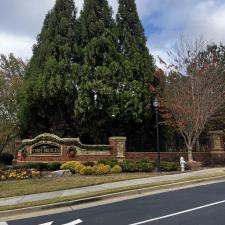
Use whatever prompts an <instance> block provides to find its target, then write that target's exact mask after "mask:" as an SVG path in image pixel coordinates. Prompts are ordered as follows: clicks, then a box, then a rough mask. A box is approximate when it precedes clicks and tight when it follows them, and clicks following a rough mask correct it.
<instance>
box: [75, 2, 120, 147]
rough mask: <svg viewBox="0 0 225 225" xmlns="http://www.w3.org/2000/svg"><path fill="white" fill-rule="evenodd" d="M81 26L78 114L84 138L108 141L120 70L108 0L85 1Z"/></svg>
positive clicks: (76, 105)
mask: <svg viewBox="0 0 225 225" xmlns="http://www.w3.org/2000/svg"><path fill="white" fill-rule="evenodd" d="M79 27H80V32H79V33H80V39H79V46H80V47H81V52H80V53H81V58H82V63H81V66H78V65H77V67H76V69H77V73H76V74H77V80H79V82H78V99H77V101H76V104H75V115H76V118H77V119H78V121H80V124H79V131H80V136H81V140H82V141H84V142H86V143H104V142H107V140H108V136H109V135H110V132H111V122H112V117H113V110H114V108H115V104H114V102H113V99H114V92H115V90H116V89H115V88H116V82H115V77H116V76H117V73H118V63H117V60H118V57H117V55H118V53H117V39H116V36H115V34H114V32H115V22H114V20H113V19H112V9H111V8H110V7H109V5H108V2H107V0H85V1H84V8H83V10H82V11H81V16H80V18H79Z"/></svg>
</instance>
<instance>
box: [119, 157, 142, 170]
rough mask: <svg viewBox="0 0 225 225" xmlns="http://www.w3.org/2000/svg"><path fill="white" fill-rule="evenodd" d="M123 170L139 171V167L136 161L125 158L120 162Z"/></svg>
mask: <svg viewBox="0 0 225 225" xmlns="http://www.w3.org/2000/svg"><path fill="white" fill-rule="evenodd" d="M120 166H121V167H122V170H123V172H137V171H138V168H137V165H136V162H135V161H130V160H125V161H123V162H122V163H120Z"/></svg>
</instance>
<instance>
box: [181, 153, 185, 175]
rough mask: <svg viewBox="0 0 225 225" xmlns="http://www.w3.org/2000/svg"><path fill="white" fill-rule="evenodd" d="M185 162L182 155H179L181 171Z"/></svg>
mask: <svg viewBox="0 0 225 225" xmlns="http://www.w3.org/2000/svg"><path fill="white" fill-rule="evenodd" d="M185 164H186V162H185V160H184V157H183V156H181V157H180V167H181V172H184V171H185Z"/></svg>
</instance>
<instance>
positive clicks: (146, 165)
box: [136, 160, 155, 172]
mask: <svg viewBox="0 0 225 225" xmlns="http://www.w3.org/2000/svg"><path fill="white" fill-rule="evenodd" d="M136 166H137V169H138V171H140V172H151V171H153V170H154V168H155V162H154V161H150V160H140V161H137V162H136Z"/></svg>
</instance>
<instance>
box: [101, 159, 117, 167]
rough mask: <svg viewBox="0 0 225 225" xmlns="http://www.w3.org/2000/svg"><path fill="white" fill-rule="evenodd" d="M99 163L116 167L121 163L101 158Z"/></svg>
mask: <svg viewBox="0 0 225 225" xmlns="http://www.w3.org/2000/svg"><path fill="white" fill-rule="evenodd" d="M98 164H104V165H108V166H110V167H114V166H116V165H119V163H118V161H117V160H99V161H98Z"/></svg>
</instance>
